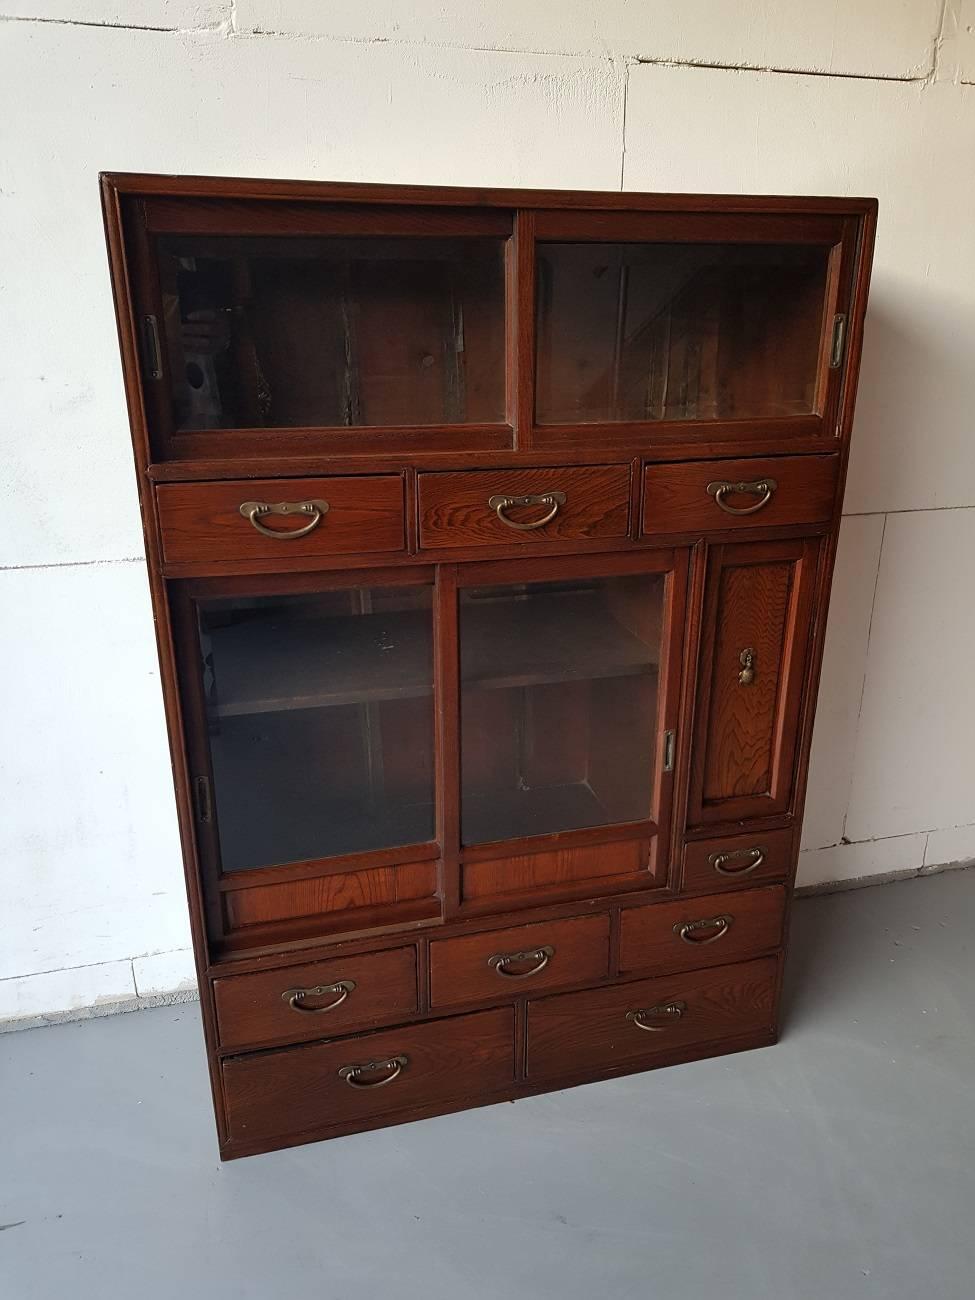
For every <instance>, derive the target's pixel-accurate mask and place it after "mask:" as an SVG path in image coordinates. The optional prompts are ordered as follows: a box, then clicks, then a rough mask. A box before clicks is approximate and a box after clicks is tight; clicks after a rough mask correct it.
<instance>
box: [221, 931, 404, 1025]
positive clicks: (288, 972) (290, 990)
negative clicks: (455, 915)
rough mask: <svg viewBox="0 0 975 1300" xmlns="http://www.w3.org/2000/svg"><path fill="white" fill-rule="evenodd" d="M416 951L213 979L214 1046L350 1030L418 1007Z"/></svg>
mask: <svg viewBox="0 0 975 1300" xmlns="http://www.w3.org/2000/svg"><path fill="white" fill-rule="evenodd" d="M416 987H417V986H416V949H415V948H394V949H391V950H390V951H389V952H371V953H360V954H358V955H357V956H354V957H336V958H335V959H330V960H328V961H317V962H312V963H309V964H307V965H304V966H285V967H281V968H279V969H277V970H269V971H261V972H260V973H259V974H256V975H232V976H225V977H224V978H222V979H218V980H215V981H214V984H213V997H214V1001H215V1003H216V1008H217V1032H218V1034H219V1037H220V1045H221V1047H243V1046H251V1047H257V1046H259V1045H260V1044H262V1043H274V1042H295V1043H300V1042H303V1041H304V1040H305V1039H309V1038H324V1037H332V1036H334V1035H335V1034H349V1033H353V1032H355V1031H356V1030H357V1029H364V1028H367V1027H368V1026H370V1025H376V1024H380V1025H381V1024H392V1023H394V1022H395V1021H397V1020H408V1019H409V1018H410V1017H411V1016H413V1015H415V1014H416V1011H417V993H416Z"/></svg>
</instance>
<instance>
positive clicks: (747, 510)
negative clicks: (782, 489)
mask: <svg viewBox="0 0 975 1300" xmlns="http://www.w3.org/2000/svg"><path fill="white" fill-rule="evenodd" d="M778 486H779V485H778V483H776V481H775V479H774V478H757V479H755V480H753V482H751V483H731V482H729V481H728V480H727V479H717V480H715V482H713V483H709V484H708V496H711V497H714V499H715V501H716V502H717V504H718V505H719V506H720V507H721V509H722V510H723V511H724V512H725V514H726V515H753V514H754V513H755V511H756V510H761V509H762V507H763V506H767V505H768V503H769V502H770V501H771V500H772V497H773V495H774V493H775V489H776V488H777V487H778ZM732 492H733V493H736V494H737V493H742V494H744V493H747V494H748V495H750V496H755V497H761V500H760V501H756V502H755V504H754V505H753V506H729V505H728V503H727V502H726V501H725V497H726V496H727V495H728V494H729V493H732Z"/></svg>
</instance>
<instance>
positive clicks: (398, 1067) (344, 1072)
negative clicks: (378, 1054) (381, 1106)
mask: <svg viewBox="0 0 975 1300" xmlns="http://www.w3.org/2000/svg"><path fill="white" fill-rule="evenodd" d="M409 1063H410V1058H409V1057H408V1056H390V1057H388V1058H387V1059H386V1060H385V1061H362V1062H361V1063H360V1064H359V1065H343V1066H342V1068H341V1070H339V1072H338V1075H339V1078H340V1079H344V1080H345V1082H346V1083H347V1084H348V1085H349V1087H350V1088H363V1089H364V1088H385V1086H386V1084H387V1083H392V1082H393V1080H394V1079H398V1078H399V1076H400V1075H401V1074H402V1073H403V1071H404V1069H405V1068H406V1067H407V1065H409ZM378 1070H391V1071H392V1073H391V1074H384V1075H383V1076H382V1078H380V1079H373V1080H372V1082H367V1083H360V1082H359V1079H360V1077H361V1076H362V1075H363V1074H374V1073H376V1071H378Z"/></svg>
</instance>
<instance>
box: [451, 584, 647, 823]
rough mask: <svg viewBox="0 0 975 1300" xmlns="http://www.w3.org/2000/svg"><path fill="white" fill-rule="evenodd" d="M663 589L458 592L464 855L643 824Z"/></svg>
mask: <svg viewBox="0 0 975 1300" xmlns="http://www.w3.org/2000/svg"><path fill="white" fill-rule="evenodd" d="M663 615H664V577H663V576H662V575H659V574H640V575H638V576H635V577H620V578H600V579H586V580H583V581H576V582H557V583H556V582H544V583H525V584H520V585H517V586H506V587H482V588H472V589H470V590H468V591H464V592H462V593H461V604H460V644H461V773H462V791H461V796H462V797H461V829H462V838H463V841H464V843H465V844H478V843H482V842H484V841H487V840H502V839H511V838H516V837H519V836H522V835H545V834H548V833H550V832H553V831H564V830H572V829H576V828H579V827H583V826H607V825H610V824H612V823H615V822H628V821H638V820H641V819H644V818H648V817H650V816H651V805H652V797H651V787H652V783H653V761H654V753H655V750H656V743H655V738H656V731H657V676H658V669H659V664H660V641H661V628H662V624H663Z"/></svg>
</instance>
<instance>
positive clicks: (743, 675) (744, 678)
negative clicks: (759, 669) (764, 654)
mask: <svg viewBox="0 0 975 1300" xmlns="http://www.w3.org/2000/svg"><path fill="white" fill-rule="evenodd" d="M757 657H758V656H757V654H756V653H755V647H754V646H751V645H746V646H745V648H744V650H742V652H741V654H740V655H739V656H738V662H739V663H740V664H741V672H740V673H739V674H738V685H739V686H751V684H752V682H753V681H754V680H755V660H756V659H757Z"/></svg>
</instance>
